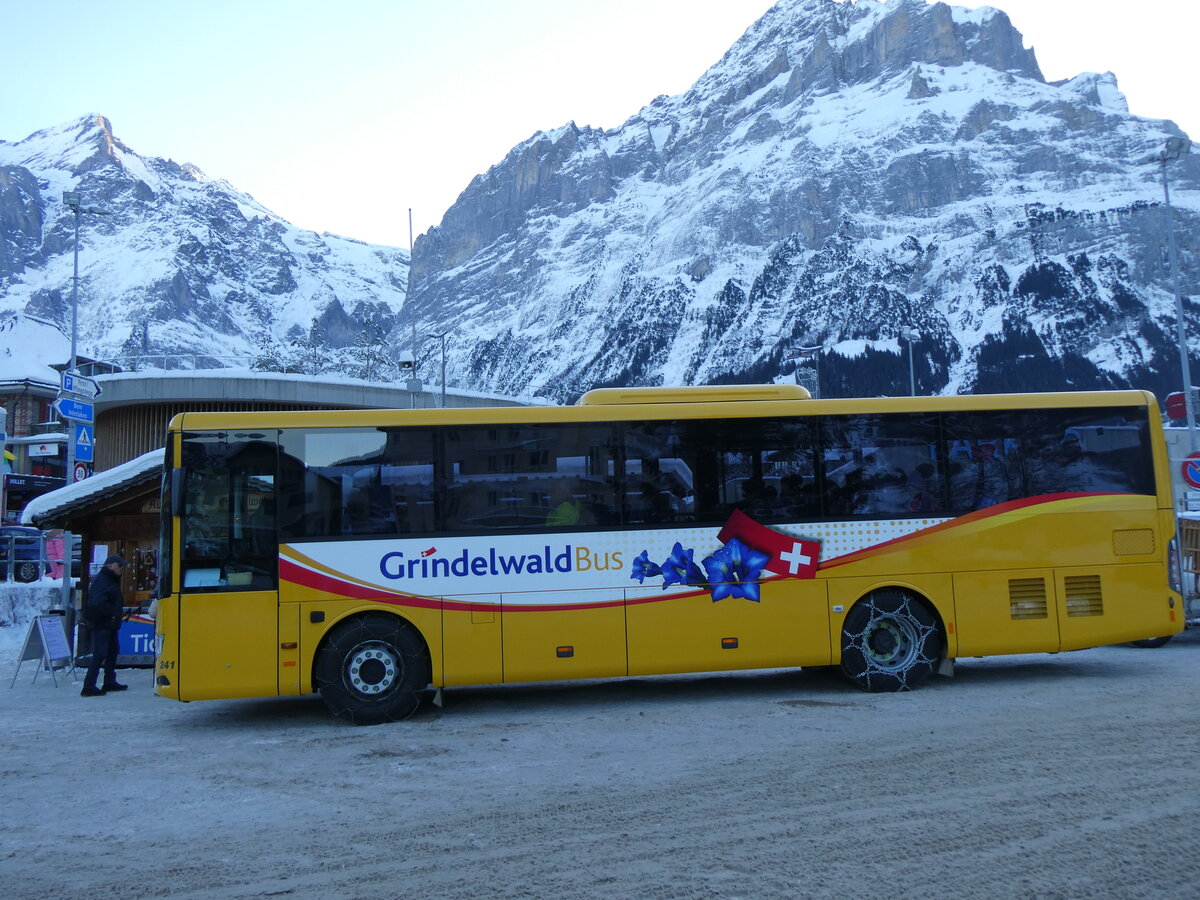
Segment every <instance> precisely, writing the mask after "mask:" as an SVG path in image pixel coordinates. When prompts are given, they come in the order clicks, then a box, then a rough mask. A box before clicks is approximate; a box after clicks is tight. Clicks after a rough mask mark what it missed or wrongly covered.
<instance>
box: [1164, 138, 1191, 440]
mask: <svg viewBox="0 0 1200 900" xmlns="http://www.w3.org/2000/svg"><path fill="white" fill-rule="evenodd" d="M1191 147H1192V142H1191V141H1189V140H1188V139H1187V138H1179V137H1172V138H1167V142H1166V144H1165V146H1164V147H1163V151H1162V154H1161V157H1162V158H1161V163H1162V183H1163V204H1164V206H1165V209H1166V213H1167V253H1168V256H1169V257H1170V260H1171V280H1172V282H1173V283H1174V288H1175V327H1176V328H1177V329H1178V331H1179V364H1180V368H1181V369H1182V370H1183V391H1184V393H1183V399H1184V403H1185V404H1186V409H1187V421H1188V445H1189V446H1190V447H1191V450H1192V452H1193V453H1195V452H1196V449H1197V446H1196V392H1195V391H1193V390H1192V372H1191V364H1190V363H1189V361H1188V346H1187V329H1186V328H1185V327H1184V324H1183V293H1182V291H1181V290H1180V288H1179V248H1178V246H1177V245H1176V243H1175V217H1174V215H1172V213H1171V189H1170V188H1169V187H1168V186H1167V163H1168V162H1169V161H1170V160H1173V159H1179V157H1181V156H1183V155H1185V154H1186V153H1188V151H1189V150H1191Z"/></svg>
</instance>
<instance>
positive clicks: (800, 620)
mask: <svg viewBox="0 0 1200 900" xmlns="http://www.w3.org/2000/svg"><path fill="white" fill-rule="evenodd" d="M656 594H661V591H656V590H654V589H650V588H646V589H643V590H642V591H638V592H636V594H635V592H631V598H630V601H629V606H628V607H627V610H628V611H627V613H626V618H627V619H628V622H629V674H630V675H658V674H664V673H670V672H714V671H723V670H726V669H764V668H774V667H782V666H819V665H826V664H828V663H829V661H830V650H829V638H828V631H829V626H828V621H829V613H828V608H827V606H826V590H825V583H824V582H822V581H817V580H809V581H798V580H791V579H789V580H787V581H777V582H767V583H764V584H763V585H762V586H761V599H760V600H759V602H757V603H755V602H753V601H751V600H747V599H745V598H741V597H736V598H735V597H727V598H725V599H724V600H721V601H719V602H716V603H714V602H713V599H712V597H711V596H710V595H709V594H708V593H707V592H705V593H703V594H700V595H691V596H686V597H677V598H672V599H669V600H656V599H655V598H656ZM638 595H640V596H638Z"/></svg>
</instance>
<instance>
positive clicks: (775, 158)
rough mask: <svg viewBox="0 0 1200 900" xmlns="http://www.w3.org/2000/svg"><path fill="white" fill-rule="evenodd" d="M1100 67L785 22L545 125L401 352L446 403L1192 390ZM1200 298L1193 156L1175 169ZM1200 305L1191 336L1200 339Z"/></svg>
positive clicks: (902, 20)
mask: <svg viewBox="0 0 1200 900" xmlns="http://www.w3.org/2000/svg"><path fill="white" fill-rule="evenodd" d="M1178 135H1180V132H1179V130H1178V128H1177V127H1176V126H1175V125H1174V124H1173V123H1171V122H1166V121H1159V120H1148V119H1141V118H1138V117H1135V116H1133V115H1130V114H1129V112H1128V109H1127V107H1126V104H1125V100H1124V98H1123V97H1122V95H1121V94H1120V93H1119V91H1118V89H1117V84H1116V79H1115V77H1114V76H1113V75H1112V74H1100V75H1098V74H1083V75H1080V76H1078V77H1076V78H1074V79H1071V80H1069V81H1066V82H1063V83H1047V82H1046V81H1045V79H1044V78H1043V76H1042V74H1041V72H1040V70H1039V68H1038V64H1037V61H1036V59H1035V57H1034V53H1033V51H1032V50H1030V49H1026V48H1025V47H1024V43H1023V40H1022V37H1021V35H1020V33H1019V32H1018V31H1016V30H1015V29H1014V27H1013V25H1012V24H1011V22H1010V21H1009V19H1008V17H1007V16H1006V15H1005V14H1004V13H1003V12H1000V11H998V10H995V9H990V8H980V9H976V10H966V9H962V8H957V7H949V6H947V5H945V4H942V3H936V4H933V5H929V4H928V3H926V2H925V0H887V2H883V3H880V2H875V0H858V2H851V3H840V2H833V0H780V2H779V3H778V4H777V5H776V6H775V7H774V8H772V9H771V10H770V11H768V13H767V14H766V15H765V16H763V18H762V19H761V20H759V21H758V22H757V23H755V24H754V25H753V26H752V27H751V28H750V29H749V31H747V33H746V34H745V35H744V36H743V37H742V38H741V39H740V40H739V41H738V42H737V43H736V44H735V45H734V46H733V47H732V48H731V49H730V50H729V52H728V53H727V54H726V55H725V56H724V58H722V59H721V60H720V61H719V62H718V63H716V64H715V65H714V66H713V67H712V68H711V69H709V70H708V71H707V72H706V73H705V74H704V75H703V76H702V77H701V78H700V80H699V81H698V82H697V83H696V84H695V85H694V86H693V87H692V88H691V89H690V90H688V91H687V92H686V93H684V94H682V95H679V96H675V97H667V96H662V97H658V98H656V99H655V100H654V101H653V102H652V103H650V104H649V105H648V106H647V107H645V108H644V109H642V110H641V111H640V112H639V113H637V114H636V115H634V116H633V117H632V118H630V119H629V120H628V121H626V122H625V123H624V124H623V125H622V126H621V127H619V128H616V129H614V130H611V131H603V130H598V129H592V128H580V127H577V126H576V125H575V124H574V123H571V124H568V125H565V126H563V127H560V128H557V129H555V130H553V131H548V132H539V133H537V134H535V135H533V136H532V137H531V138H529V139H528V140H527V141H525V142H523V143H521V144H520V145H518V146H516V147H514V148H513V150H512V151H511V152H510V153H509V154H508V156H507V157H506V158H505V159H504V160H503V161H502V162H500V163H498V164H497V165H496V166H494V167H493V168H492V169H490V170H489V171H488V172H487V173H486V174H484V175H480V176H478V177H477V178H475V179H474V180H473V181H472V182H471V183H470V185H469V186H468V187H467V189H466V190H465V191H464V192H463V194H462V195H461V197H460V198H459V199H458V201H457V202H456V203H455V205H454V206H453V207H451V209H450V210H449V211H448V212H447V213H446V215H445V217H444V218H443V220H442V222H441V224H440V225H439V226H438V227H437V228H434V229H432V230H431V231H430V232H429V233H428V234H425V235H423V236H421V237H420V238H418V240H417V242H416V244H415V246H414V248H413V260H412V278H411V282H410V289H409V297H408V299H407V301H406V303H405V305H404V308H403V310H402V312H401V316H400V322H399V324H398V326H397V331H396V335H397V337H398V338H400V339H402V336H403V335H404V334H406V333H409V331H410V330H411V329H413V328H416V329H419V330H421V331H425V332H434V333H439V332H442V331H449V332H450V338H449V340H450V347H451V353H450V356H449V365H450V376H449V381H450V383H452V384H453V383H458V384H462V385H470V386H472V387H477V388H481V389H488V390H493V391H498V392H501V393H511V394H526V395H527V394H538V395H541V396H546V397H553V398H555V399H558V400H568V399H571V398H573V397H575V396H577V395H578V394H579V393H581V392H582V391H584V390H586V389H588V388H590V387H594V386H597V385H610V384H702V383H711V382H724V381H770V380H779V381H785V380H790V379H791V378H792V377H793V376H792V374H791V373H792V372H793V369H794V367H795V365H796V363H795V362H791V361H789V359H788V357H789V356H790V355H792V351H793V349H794V348H796V347H799V346H810V347H811V346H821V347H823V348H825V349H824V351H823V355H822V357H821V361H820V365H821V370H820V381H821V390H822V393H824V394H825V395H827V396H830V395H833V396H846V395H872V394H881V393H882V394H895V393H906V392H907V389H908V362H907V351H908V345H906V344H905V343H903V342H901V340H900V339H899V338H900V334H901V332H902V329H904V328H912V329H915V331H916V332H917V333H918V335H919V337H918V338H917V339H916V340H915V342H914V343H913V345H912V350H913V355H914V359H915V369H916V377H917V383H918V389H919V390H920V391H921V392H972V391H978V392H982V391H995V390H1004V389H1026V390H1053V389H1061V388H1066V387H1071V386H1079V387H1101V386H1125V385H1134V386H1137V387H1145V388H1149V389H1152V390H1155V391H1157V392H1159V393H1162V392H1164V391H1167V390H1172V389H1177V388H1178V387H1179V376H1178V370H1179V363H1178V351H1177V349H1176V343H1175V331H1174V328H1175V305H1174V297H1173V292H1172V285H1173V282H1172V279H1171V276H1170V269H1169V266H1168V265H1167V262H1166V256H1167V254H1166V251H1165V248H1166V239H1165V234H1166V231H1165V228H1166V220H1165V217H1164V213H1165V210H1164V207H1163V202H1162V201H1163V195H1162V186H1161V181H1160V167H1159V166H1158V165H1156V164H1154V163H1142V164H1138V163H1137V162H1136V161H1137V160H1138V159H1139V158H1142V157H1145V156H1146V155H1148V154H1150V153H1153V152H1155V151H1161V150H1162V148H1163V145H1164V140H1165V139H1166V138H1167V137H1168V136H1178ZM1169 174H1170V179H1171V187H1172V200H1173V203H1174V205H1175V207H1176V210H1175V214H1176V215H1175V222H1176V231H1177V234H1178V238H1179V248H1180V261H1181V264H1182V273H1183V279H1182V281H1183V284H1184V286H1185V287H1184V291H1185V293H1186V292H1188V291H1189V286H1190V289H1191V290H1195V285H1196V283H1197V282H1196V279H1197V274H1198V271H1200V250H1198V248H1197V245H1198V243H1200V240H1198V239H1200V154H1193V155H1192V156H1190V157H1188V158H1185V159H1182V160H1179V161H1177V162H1172V163H1170V169H1169ZM1198 313H1200V311H1198V310H1197V308H1196V307H1195V306H1193V305H1191V304H1190V303H1189V305H1188V328H1189V334H1193V335H1195V334H1197V333H1198V332H1200V314H1198Z"/></svg>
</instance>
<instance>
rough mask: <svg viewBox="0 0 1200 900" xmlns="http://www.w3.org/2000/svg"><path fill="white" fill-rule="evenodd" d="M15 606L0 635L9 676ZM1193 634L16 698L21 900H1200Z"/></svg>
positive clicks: (12, 803)
mask: <svg viewBox="0 0 1200 900" xmlns="http://www.w3.org/2000/svg"><path fill="white" fill-rule="evenodd" d="M24 632H25V626H24V625H21V624H17V625H11V626H8V627H6V628H0V670H2V671H3V672H4V674H5V676H6V678H7V679H8V680H11V679H12V677H13V672H14V671H15V668H16V657H17V655H18V650H19V647H20V644H21V642H22V641H23V639H24ZM1198 662H1200V630H1192V631H1189V632H1187V633H1185V634H1184V635H1181V636H1180V637H1177V638H1175V640H1173V641H1172V642H1171V643H1170V644H1168V645H1167V646H1166V647H1163V648H1161V649H1157V650H1139V649H1135V648H1132V647H1129V646H1114V647H1102V648H1098V649H1094V650H1086V651H1080V652H1075V653H1067V654H1062V655H1048V654H1036V655H1029V656H1020V657H1010V658H1002V659H1001V658H991V659H971V660H966V661H963V662H960V663H959V665H958V667H957V674H956V677H954V678H953V679H937V680H936V681H934V682H933V683H932V684H930V685H928V686H926V687H925V688H923V689H921V690H918V691H915V692H913V693H908V694H891V695H878V694H876V695H872V694H864V693H861V692H859V691H857V690H855V689H853V688H852V687H850V686H849V685H848V684H847V683H845V682H843V681H842V680H841V679H840V678H838V677H837V676H835V675H834V674H832V673H829V672H824V671H767V672H755V673H741V674H734V675H729V674H710V675H701V676H691V677H670V678H637V679H630V680H625V681H604V682H601V681H591V682H584V683H577V684H552V685H532V686H530V685H525V686H517V687H486V688H471V689H457V690H453V691H448V692H447V693H446V705H445V708H444V709H442V710H438V709H436V708H435V707H433V706H431V705H429V704H426V705H425V706H424V707H423V708H422V710H421V711H419V712H418V714H417V715H416V716H415V717H414V718H413V719H410V720H409V721H406V722H401V723H396V724H392V725H384V726H378V727H370V728H354V727H352V726H348V725H346V724H344V723H342V722H340V721H338V720H335V719H333V718H331V717H330V716H329V715H328V714H327V713H326V711H325V709H324V707H323V705H322V704H321V701H320V699H319V698H316V697H305V698H277V699H269V700H230V701H208V702H202V703H193V704H182V703H174V702H171V701H168V700H163V699H160V698H158V697H155V696H154V695H153V693H152V690H151V672H150V671H149V670H146V669H140V670H126V671H124V672H123V673H122V675H121V678H122V680H123V681H126V682H128V684H129V685H130V688H131V689H130V690H129V691H127V692H125V693H123V694H113V695H107V696H104V697H99V698H94V699H92V698H88V699H84V698H81V697H80V696H79V684H78V682H75V683H71V681H70V676H69V675H66V677H64V673H59V682H60V683H59V686H58V687H55V685H54V682H53V681H52V680H51V678H50V677H49V674H48V673H42V674H40V675H39V677H38V679H37V682H36V683H33V674H34V673H33V664H32V663H25V664H24V665H23V666H22V668H21V670H20V676H19V677H18V678H17V681H16V684H15V686H14V687H12V688H8V687H7V686H5V687H4V688H2V689H0V715H2V716H3V722H4V727H3V729H2V731H0V770H2V771H3V775H4V777H3V781H0V809H2V810H3V815H2V816H0V836H2V837H0V890H2V893H3V895H4V896H5V897H18V898H22V900H25V898H29V900H33V898H53V900H62V898H64V897H85V896H95V895H97V892H101V891H102V892H103V894H104V895H106V896H120V897H168V896H169V897H172V898H188V897H202V898H208V897H219V898H247V897H272V896H286V897H292V898H297V897H303V898H309V897H312V898H318V897H319V898H327V897H396V896H405V895H408V896H419V897H555V898H563V897H622V898H624V897H661V898H702V897H703V898H708V897H754V898H760V897H847V896H888V897H893V898H904V897H955V898H994V897H1028V898H1034V897H1036V898H1046V897H1110V896H1111V897H1156V898H1162V897H1180V898H1183V897H1193V896H1195V891H1196V887H1195V886H1196V884H1197V883H1200V853H1198V852H1197V851H1198V850H1200V837H1198V829H1200V825H1197V806H1198V804H1200V791H1198V790H1197V787H1196V772H1197V764H1198V762H1200V738H1198V729H1197V727H1196V722H1197V721H1198V719H1200V683H1198V682H1200V678H1198V675H1197V673H1198V671H1200V669H1198V666H1197V663H1198Z"/></svg>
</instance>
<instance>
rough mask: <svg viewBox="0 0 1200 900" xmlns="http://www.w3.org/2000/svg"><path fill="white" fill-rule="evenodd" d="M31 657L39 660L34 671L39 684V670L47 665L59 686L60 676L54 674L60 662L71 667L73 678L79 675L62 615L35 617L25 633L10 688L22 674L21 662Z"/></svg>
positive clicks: (60, 664)
mask: <svg viewBox="0 0 1200 900" xmlns="http://www.w3.org/2000/svg"><path fill="white" fill-rule="evenodd" d="M30 659H36V660H37V661H38V667H37V669H36V670H35V671H34V673H33V682H32V683H33V684H37V677H38V672H40V671H41V670H42V666H45V667H46V668H47V669H49V670H50V677H51V678H53V679H54V686H55V687H58V676H57V675H55V674H54V668H55V663H58V668H70V670H71V677H72V678H75V677H78V676H77V674H76V672H75V659H74V657H73V656H72V654H71V648H70V647H69V646H68V645H67V633H66V631H65V630H64V629H63V617H62V616H34V617H33V621H32V622H30V623H29V631H27V632H26V633H25V646H24V647H23V648H22V649H21V655H20V657H18V658H17V671H16V672H14V673H13V680H12V684H10V685H9V688H12V687H13V685H15V684H16V683H17V676H18V675H19V674H21V663H23V662H25V661H26V660H30Z"/></svg>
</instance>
